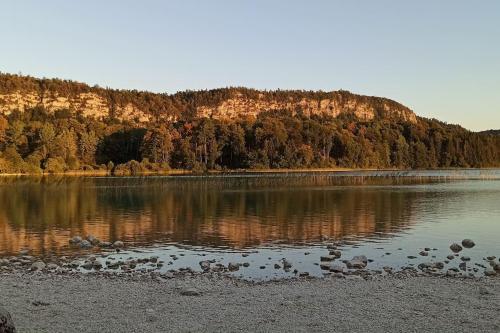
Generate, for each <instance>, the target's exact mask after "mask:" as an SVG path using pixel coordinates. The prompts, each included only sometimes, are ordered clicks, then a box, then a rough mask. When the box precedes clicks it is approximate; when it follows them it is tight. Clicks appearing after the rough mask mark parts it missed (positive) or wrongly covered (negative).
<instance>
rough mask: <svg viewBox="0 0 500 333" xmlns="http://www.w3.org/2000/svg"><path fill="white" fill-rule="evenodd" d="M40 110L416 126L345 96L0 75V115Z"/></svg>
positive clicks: (392, 106) (383, 106) (388, 105)
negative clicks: (272, 116)
mask: <svg viewBox="0 0 500 333" xmlns="http://www.w3.org/2000/svg"><path fill="white" fill-rule="evenodd" d="M36 107H43V108H44V109H45V110H47V111H48V112H49V113H54V112H56V111H58V110H68V111H70V112H72V113H75V114H80V115H83V116H86V117H93V118H96V119H103V118H108V117H114V118H117V119H119V120H128V121H135V122H148V121H155V120H158V119H167V120H174V119H179V118H182V117H183V116H185V115H188V114H189V115H190V116H199V117H213V118H237V117H241V116H256V115H257V114H259V113H260V112H265V111H277V110H288V111H291V112H294V113H299V112H300V113H303V114H306V115H313V114H329V115H331V116H333V117H337V116H339V115H340V114H353V115H355V116H356V117H357V118H359V119H360V120H364V121H368V120H371V119H374V118H376V117H381V118H388V119H394V120H398V121H408V122H416V121H417V118H416V116H415V114H414V113H413V112H412V111H411V110H410V109H409V108H407V107H405V106H403V105H402V104H399V103H397V102H395V101H392V100H390V99H386V98H380V97H371V96H362V95H356V94H352V93H349V92H347V91H332V92H310V91H258V90H253V89H247V88H224V89H214V90H208V91H198V92H193V91H187V92H180V93H176V94H172V95H168V94H155V93H149V92H140V91H135V90H133V91H128V90H113V89H104V88H100V87H90V86H88V85H85V84H82V83H78V82H73V81H64V80H58V79H37V78H32V77H27V76H18V75H10V74H1V73H0V114H4V115H8V114H10V113H12V112H14V111H20V112H24V111H26V110H29V109H33V108H36Z"/></svg>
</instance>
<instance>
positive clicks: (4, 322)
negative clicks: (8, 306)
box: [0, 307, 16, 333]
mask: <svg viewBox="0 0 500 333" xmlns="http://www.w3.org/2000/svg"><path fill="white" fill-rule="evenodd" d="M15 332H16V328H15V326H14V322H13V321H12V317H11V316H10V313H9V312H7V310H5V309H4V308H2V307H0V333H15Z"/></svg>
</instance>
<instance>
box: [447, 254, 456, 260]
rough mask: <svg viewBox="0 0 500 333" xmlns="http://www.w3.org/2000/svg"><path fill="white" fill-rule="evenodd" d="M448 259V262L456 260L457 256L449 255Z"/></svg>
mask: <svg viewBox="0 0 500 333" xmlns="http://www.w3.org/2000/svg"><path fill="white" fill-rule="evenodd" d="M446 258H447V259H448V260H453V259H455V256H454V255H453V254H450V255H447V256H446Z"/></svg>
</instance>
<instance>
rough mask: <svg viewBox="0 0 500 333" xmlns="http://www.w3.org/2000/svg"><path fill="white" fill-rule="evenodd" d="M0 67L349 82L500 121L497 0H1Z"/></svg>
mask: <svg viewBox="0 0 500 333" xmlns="http://www.w3.org/2000/svg"><path fill="white" fill-rule="evenodd" d="M0 31H1V32H2V33H1V36H2V38H1V40H0V71H2V72H10V73H18V72H22V73H23V74H29V75H33V76H40V77H43V76H45V77H60V78H67V79H73V80H77V81H83V82H86V83H89V84H99V85H101V86H109V87H113V88H127V89H133V88H136V89H140V90H151V91H156V92H165V91H166V92H170V93H171V92H175V91H178V90H185V89H206V88H216V87H225V86H247V87H253V88H259V89H275V88H282V89H314V90H316V89H322V90H336V89H346V90H350V91H352V92H355V93H361V94H368V95H378V96H385V97H389V98H392V99H395V100H397V101H400V102H402V103H403V104H406V105H407V106H409V107H410V108H412V109H413V110H414V111H415V112H416V113H417V114H418V115H422V116H425V117H434V118H438V119H441V120H444V121H447V122H449V123H459V124H461V125H463V126H464V127H466V128H469V129H473V130H481V129H489V128H500V1H495V0H491V1H487V0H481V1H458V0H448V1H444V0H441V1H434V0H429V1H422V0H419V1H400V0H393V1H388V0H387V1H380V0H379V1H371V0H366V1H347V0H346V1H312V0H311V1H306V0H303V1H290V0H287V1H284V0H283V1H272V0H267V1H266V0H261V1H255V0H254V1H250V0H248V1H238V0H232V1H230V0H227V1H217V0H212V1H204V0H199V1H186V0H182V1H166V0H165V1H147V0H141V1H138V0H137V1H123V0H122V1H118V0H116V1H102V0H100V1H95V0H94V1H89V0H87V1H62V0H61V1H50V0H45V1H35V0H33V1H19V0H0Z"/></svg>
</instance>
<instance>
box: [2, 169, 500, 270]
mask: <svg viewBox="0 0 500 333" xmlns="http://www.w3.org/2000/svg"><path fill="white" fill-rule="evenodd" d="M89 234H91V235H94V236H96V237H98V238H99V239H100V240H102V241H111V242H112V241H114V240H118V239H119V240H123V241H124V242H125V243H126V244H127V246H128V248H129V249H133V250H136V251H135V252H125V253H122V254H120V255H115V257H117V258H127V257H129V256H131V255H132V256H135V257H137V256H148V255H151V254H155V255H158V256H160V258H161V259H163V260H164V261H165V262H166V263H170V265H169V264H167V265H165V267H164V268H163V270H168V269H175V268H179V267H186V266H190V267H195V268H197V269H199V266H198V262H199V261H200V260H206V259H212V258H213V259H216V260H218V261H220V262H223V263H227V262H229V261H236V262H243V261H246V262H249V263H250V264H251V265H250V267H247V268H242V269H240V270H239V271H238V272H237V273H235V274H241V275H242V276H244V277H245V276H251V277H255V278H272V277H276V276H287V275H291V274H293V273H291V272H289V273H286V272H283V271H282V270H276V269H275V268H274V264H275V263H276V262H279V260H280V259H281V258H283V257H286V258H288V259H289V260H291V261H292V262H293V263H294V267H296V268H297V269H299V271H307V272H309V273H310V274H311V275H316V276H319V275H321V274H322V272H321V269H320V268H319V266H318V262H319V256H320V255H324V254H327V253H328V251H327V250H326V247H325V245H326V244H328V243H329V242H331V240H332V239H335V240H339V239H344V240H349V243H348V245H346V246H345V247H344V248H343V251H344V256H345V257H351V256H352V255H355V254H365V255H367V256H368V257H369V258H371V259H373V260H374V261H373V263H370V265H369V266H370V267H371V268H380V267H382V266H384V265H390V266H392V267H401V266H403V265H408V264H410V265H411V264H413V263H415V264H416V263H418V262H417V261H415V259H408V256H409V255H415V256H417V257H418V252H419V251H421V250H422V249H423V248H425V247H430V248H433V249H434V248H435V249H436V250H434V251H431V252H430V255H429V257H428V258H425V259H426V260H427V261H429V260H430V261H432V260H436V261H437V260H443V259H444V257H445V256H446V255H448V254H449V253H450V251H449V250H448V247H449V245H450V244H451V243H452V242H460V241H461V240H462V239H463V238H472V239H474V241H475V242H476V244H477V245H476V247H474V248H473V249H470V250H469V249H468V250H466V255H467V256H470V257H471V258H472V259H473V260H472V261H477V262H480V261H481V260H482V258H483V257H485V256H487V255H496V256H497V257H498V256H500V246H498V235H499V234H500V170H451V171H411V172H407V171H404V172H403V171H400V172H389V171H387V172H381V171H373V172H369V171H368V172H341V173H338V172H337V173H335V172H329V173H294V174H263V175H262V174H243V175H230V176H227V175H220V176H209V177H194V176H193V177H191V176H181V177H179V176H177V177H172V176H161V177H151V176H148V177H40V178H33V177H17V178H13V177H3V178H0V256H2V255H12V254H17V253H18V252H19V251H20V250H21V249H23V248H30V249H32V251H33V252H34V253H35V254H39V255H51V254H68V253H74V252H75V251H78V252H81V253H82V254H85V253H88V251H82V250H78V249H74V248H72V247H70V246H69V244H68V240H69V239H70V238H71V236H73V235H82V236H86V235H89ZM137 250H139V251H137ZM242 253H247V254H248V256H246V255H245V257H242V255H241V254H242ZM171 255H177V256H178V257H179V259H178V260H175V261H172V260H171V259H170V258H171V257H170V256H171ZM433 256H434V258H433ZM419 259H421V258H419ZM420 261H421V260H420ZM456 264H457V265H458V261H457V262H456ZM260 266H265V269H261V268H260Z"/></svg>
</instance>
